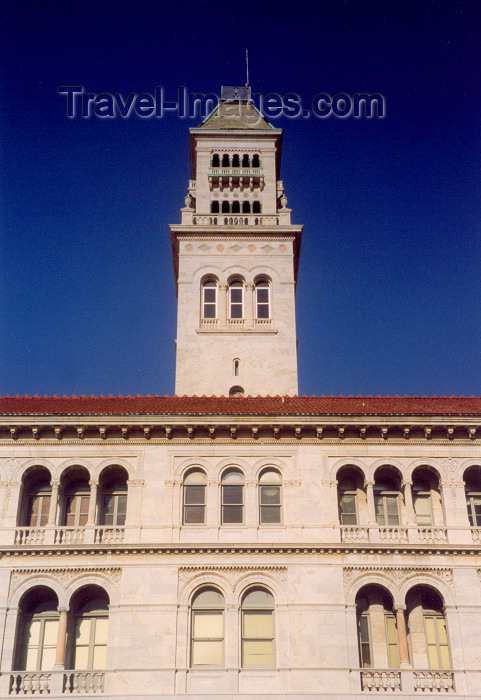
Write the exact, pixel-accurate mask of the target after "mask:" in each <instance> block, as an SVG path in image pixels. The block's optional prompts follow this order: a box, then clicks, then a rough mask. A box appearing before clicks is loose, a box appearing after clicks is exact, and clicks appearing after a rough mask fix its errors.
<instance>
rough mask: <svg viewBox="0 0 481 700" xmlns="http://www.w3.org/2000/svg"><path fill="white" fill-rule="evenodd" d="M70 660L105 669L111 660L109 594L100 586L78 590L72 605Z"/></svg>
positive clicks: (73, 664) (73, 663)
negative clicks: (108, 643) (108, 656)
mask: <svg viewBox="0 0 481 700" xmlns="http://www.w3.org/2000/svg"><path fill="white" fill-rule="evenodd" d="M71 611H72V616H71V621H70V622H71V630H70V632H71V634H70V635H69V639H70V649H69V660H70V663H71V668H72V669H75V670H80V671H85V670H89V669H103V668H105V666H106V660H107V633H108V626H109V598H108V595H107V593H106V592H105V591H104V590H103V589H102V588H100V587H99V586H87V587H86V588H82V589H81V590H80V591H77V593H76V595H75V596H74V598H73V600H72V605H71Z"/></svg>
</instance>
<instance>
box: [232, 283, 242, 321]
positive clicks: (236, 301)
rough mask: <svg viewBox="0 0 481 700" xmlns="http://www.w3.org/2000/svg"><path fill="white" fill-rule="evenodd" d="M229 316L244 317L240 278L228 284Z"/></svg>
mask: <svg viewBox="0 0 481 700" xmlns="http://www.w3.org/2000/svg"><path fill="white" fill-rule="evenodd" d="M229 318H244V284H243V283H242V282H241V281H240V280H236V281H234V282H231V283H230V284H229Z"/></svg>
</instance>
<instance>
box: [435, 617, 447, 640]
mask: <svg viewBox="0 0 481 700" xmlns="http://www.w3.org/2000/svg"><path fill="white" fill-rule="evenodd" d="M436 620H437V623H438V624H437V627H438V639H439V643H440V644H445V645H447V643H448V635H447V634H446V622H445V621H444V618H443V617H438V618H436Z"/></svg>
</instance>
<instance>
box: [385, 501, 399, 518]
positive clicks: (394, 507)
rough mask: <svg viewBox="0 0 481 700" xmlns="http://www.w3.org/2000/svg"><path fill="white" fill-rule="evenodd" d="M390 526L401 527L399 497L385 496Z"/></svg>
mask: <svg viewBox="0 0 481 700" xmlns="http://www.w3.org/2000/svg"><path fill="white" fill-rule="evenodd" d="M384 498H385V499H386V510H387V522H388V525H399V512H398V499H397V496H385V497H384Z"/></svg>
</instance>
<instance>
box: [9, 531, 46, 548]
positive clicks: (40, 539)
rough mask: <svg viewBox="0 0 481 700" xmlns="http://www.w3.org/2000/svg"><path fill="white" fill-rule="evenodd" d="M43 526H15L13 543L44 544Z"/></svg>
mask: <svg viewBox="0 0 481 700" xmlns="http://www.w3.org/2000/svg"><path fill="white" fill-rule="evenodd" d="M44 542H45V528H44V527H17V528H16V529H15V540H14V544H24V545H30V544H44Z"/></svg>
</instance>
